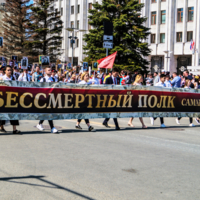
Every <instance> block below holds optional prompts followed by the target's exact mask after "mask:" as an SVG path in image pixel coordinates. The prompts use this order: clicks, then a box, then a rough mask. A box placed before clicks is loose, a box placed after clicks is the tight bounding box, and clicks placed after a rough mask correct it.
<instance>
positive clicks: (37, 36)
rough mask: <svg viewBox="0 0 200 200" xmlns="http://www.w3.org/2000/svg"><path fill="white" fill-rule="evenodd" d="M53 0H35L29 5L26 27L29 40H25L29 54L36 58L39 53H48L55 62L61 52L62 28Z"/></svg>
mask: <svg viewBox="0 0 200 200" xmlns="http://www.w3.org/2000/svg"><path fill="white" fill-rule="evenodd" d="M53 3H54V0H35V4H34V6H33V7H31V12H30V19H31V22H30V23H28V29H29V33H30V40H29V41H27V42H26V46H27V48H28V49H29V55H31V56H33V57H34V58H35V60H38V56H39V55H48V56H50V60H51V61H53V62H55V61H56V59H57V58H58V56H59V55H61V54H62V37H61V33H62V28H63V25H62V24H63V22H62V20H61V19H60V18H61V16H60V12H58V11H57V10H54V7H53Z"/></svg>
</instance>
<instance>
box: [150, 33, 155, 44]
mask: <svg viewBox="0 0 200 200" xmlns="http://www.w3.org/2000/svg"><path fill="white" fill-rule="evenodd" d="M155 42H156V34H151V43H152V44H154V43H155Z"/></svg>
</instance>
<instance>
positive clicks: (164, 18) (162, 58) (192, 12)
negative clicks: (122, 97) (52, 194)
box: [54, 0, 200, 73]
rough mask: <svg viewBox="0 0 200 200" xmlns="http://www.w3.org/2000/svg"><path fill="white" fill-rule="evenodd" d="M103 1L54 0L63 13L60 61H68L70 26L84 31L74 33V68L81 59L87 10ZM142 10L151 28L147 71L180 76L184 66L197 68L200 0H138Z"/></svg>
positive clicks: (198, 59) (199, 63)
mask: <svg viewBox="0 0 200 200" xmlns="http://www.w3.org/2000/svg"><path fill="white" fill-rule="evenodd" d="M95 2H98V3H101V2H102V0H55V2H54V8H55V9H58V10H59V11H60V12H61V14H62V20H63V22H64V30H63V44H62V45H63V46H62V47H63V49H64V53H63V55H62V56H61V58H60V59H61V60H62V61H63V62H64V61H68V62H71V57H72V48H71V44H70V40H69V38H68V37H69V36H70V35H71V34H72V33H71V32H70V31H68V30H66V28H69V27H75V28H77V29H81V30H85V32H80V31H77V32H76V33H75V35H76V36H77V37H78V39H77V40H76V43H75V44H74V49H73V51H74V52H73V54H74V65H77V64H80V63H81V61H83V59H84V54H83V49H82V47H83V45H84V41H83V35H84V34H85V33H87V31H88V30H89V29H90V28H91V27H90V26H89V25H88V10H89V9H90V8H92V3H95ZM140 2H141V3H144V5H145V7H144V8H143V10H142V15H143V16H146V17H147V21H146V24H145V25H146V26H147V27H149V28H151V35H150V36H149V39H148V43H149V46H150V49H151V50H152V52H151V56H149V57H148V58H147V59H148V60H149V61H150V66H149V70H150V71H151V72H154V71H158V72H159V71H161V70H162V69H164V70H166V71H170V72H173V71H177V72H178V73H181V72H182V71H183V70H185V69H186V68H187V66H200V56H199V48H200V12H198V11H200V0H140ZM191 40H194V41H195V47H196V48H195V52H192V51H191V50H190V45H191Z"/></svg>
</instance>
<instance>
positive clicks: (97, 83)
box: [89, 72, 100, 85]
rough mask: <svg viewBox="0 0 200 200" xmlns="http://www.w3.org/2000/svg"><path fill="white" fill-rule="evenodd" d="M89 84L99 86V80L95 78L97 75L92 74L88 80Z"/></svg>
mask: <svg viewBox="0 0 200 200" xmlns="http://www.w3.org/2000/svg"><path fill="white" fill-rule="evenodd" d="M89 82H90V83H92V84H95V85H99V84H100V82H99V79H98V78H97V73H95V72H94V75H93V77H92V78H91V79H89Z"/></svg>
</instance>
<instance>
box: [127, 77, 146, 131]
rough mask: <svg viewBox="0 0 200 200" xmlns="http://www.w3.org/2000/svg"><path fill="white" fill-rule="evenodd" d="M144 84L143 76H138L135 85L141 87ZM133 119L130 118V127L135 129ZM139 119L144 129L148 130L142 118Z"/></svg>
mask: <svg viewBox="0 0 200 200" xmlns="http://www.w3.org/2000/svg"><path fill="white" fill-rule="evenodd" d="M142 82H143V77H142V75H141V74H138V75H137V76H136V78H135V82H134V83H133V85H139V86H141V85H142ZM133 119H134V118H133V117H131V118H130V120H129V122H128V126H131V127H134V126H133V124H132V121H133ZM139 119H140V122H141V124H142V128H144V129H145V128H147V126H145V124H144V121H143V119H142V117H139Z"/></svg>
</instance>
